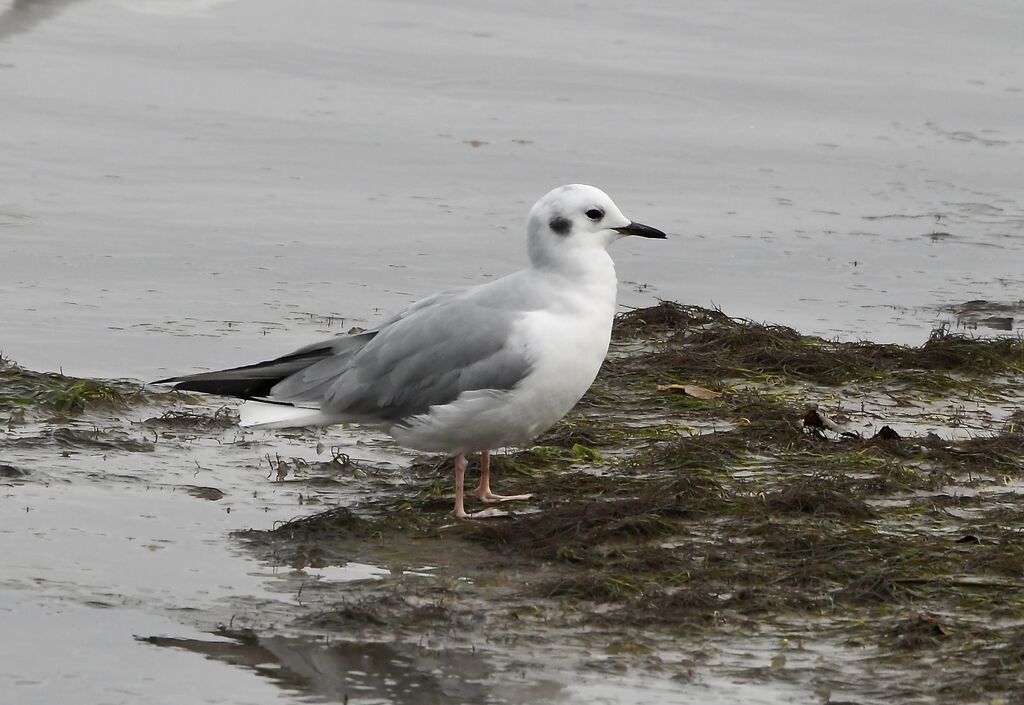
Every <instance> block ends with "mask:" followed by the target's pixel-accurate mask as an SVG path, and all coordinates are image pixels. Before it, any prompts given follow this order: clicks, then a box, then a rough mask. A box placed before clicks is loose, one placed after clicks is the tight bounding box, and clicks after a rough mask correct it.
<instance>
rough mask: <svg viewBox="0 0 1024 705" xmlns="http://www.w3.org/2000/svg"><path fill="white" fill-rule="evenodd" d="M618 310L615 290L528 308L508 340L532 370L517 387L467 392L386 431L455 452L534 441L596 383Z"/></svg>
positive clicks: (420, 445) (421, 446)
mask: <svg viewBox="0 0 1024 705" xmlns="http://www.w3.org/2000/svg"><path fill="white" fill-rule="evenodd" d="M613 315H614V290H613V291H612V297H611V300H610V301H607V300H606V301H594V300H592V299H591V300H584V301H582V302H581V305H580V306H578V307H577V306H572V307H566V308H564V309H561V310H559V311H555V312H551V311H531V312H528V313H525V314H524V316H523V319H522V320H521V322H520V324H519V325H517V327H516V328H517V330H516V335H515V336H514V337H513V339H512V341H510V342H511V343H512V344H514V345H521V346H522V347H523V348H524V349H525V350H526V352H527V354H528V355H529V357H530V358H531V360H532V361H533V369H532V371H531V372H530V374H529V375H527V376H526V377H525V378H524V379H523V380H522V381H521V382H520V383H519V384H518V385H517V386H516V387H515V388H513V389H511V390H509V391H503V392H498V391H494V390H483V391H474V392H467V393H464V394H462V395H460V396H459V397H458V398H457V399H456V400H455V401H453V402H451V403H450V404H444V405H441V406H436V407H432V408H431V409H430V410H429V411H428V412H427V413H426V414H422V415H421V416H418V417H416V418H415V419H413V420H411V422H410V423H408V424H407V425H401V426H393V427H392V428H390V429H389V432H390V433H391V435H392V437H394V439H395V440H396V441H398V442H399V443H400V444H402V445H404V446H407V447H410V448H415V449H417V450H423V451H429V452H435V453H448V454H450V455H457V454H459V453H473V452H479V451H484V450H490V449H493V448H501V447H504V446H521V445H525V444H527V443H529V442H530V441H531V440H533V439H534V438H536V437H537V436H538V435H539V434H541V433H543V432H544V431H546V430H547V429H548V428H550V427H551V426H552V425H554V424H555V422H557V421H558V420H559V419H561V418H562V417H563V416H565V415H566V414H567V413H568V412H569V411H570V410H571V409H572V408H573V406H575V405H576V402H578V401H579V400H580V398H582V397H583V395H584V394H585V393H586V391H587V390H588V389H589V388H590V385H591V384H592V383H593V382H594V378H595V377H597V373H598V370H599V369H600V368H601V363H602V362H604V358H605V356H606V355H607V353H608V342H609V340H610V338H611V327H612V317H613Z"/></svg>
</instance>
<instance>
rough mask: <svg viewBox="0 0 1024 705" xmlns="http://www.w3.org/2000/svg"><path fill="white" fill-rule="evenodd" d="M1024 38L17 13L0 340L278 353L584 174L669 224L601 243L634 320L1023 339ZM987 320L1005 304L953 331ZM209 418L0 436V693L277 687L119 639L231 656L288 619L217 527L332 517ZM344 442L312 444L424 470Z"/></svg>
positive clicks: (867, 18) (117, 367) (488, 264)
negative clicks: (103, 437)
mask: <svg viewBox="0 0 1024 705" xmlns="http://www.w3.org/2000/svg"><path fill="white" fill-rule="evenodd" d="M1022 33H1024V13H1022V11H1021V10H1020V9H1019V6H1018V4H1017V3H1013V2H1009V0H1005V1H1003V2H990V3H986V4H985V5H984V6H981V7H966V6H964V5H963V4H962V3H953V2H943V3H939V4H938V5H937V4H935V3H924V2H914V1H910V0H903V1H901V2H893V3H887V4H877V5H873V6H870V7H864V6H859V5H858V6H854V5H847V6H831V5H830V6H824V5H823V6H815V7H813V8H812V7H810V6H808V5H807V4H806V3H797V2H776V3H771V5H770V6H767V5H764V4H761V3H744V2H726V3H701V4H699V5H694V4H693V3H687V4H686V5H685V6H684V5H680V4H679V3H672V2H668V1H667V0H666V1H664V2H657V3H648V4H647V5H645V6H644V8H643V9H630V8H627V7H623V6H614V7H611V6H608V5H603V4H590V5H585V4H575V5H565V6H557V7H551V6H550V5H549V4H548V3H541V2H529V3H525V4H524V3H519V4H516V5H515V6H510V5H507V4H502V3H496V2H491V3H479V2H468V1H467V0H461V1H457V2H446V3H444V4H443V6H437V5H436V4H435V5H422V4H416V3H408V2H379V3H372V4H371V3H366V4H347V3H346V4H338V3H333V2H330V1H329V0H318V1H316V2H307V3H303V4H302V5H301V6H296V5H294V4H290V3H282V2H274V1H272V0H251V1H250V2H245V3H240V2H231V1H217V0H191V1H189V2H171V1H169V0H35V1H32V0H13V1H10V0H8V2H6V3H4V2H0V96H2V99H0V127H2V129H0V148H2V154H3V159H2V160H0V301H2V304H3V311H4V317H3V331H2V333H3V337H2V340H0V350H2V352H3V353H4V354H5V355H7V356H9V357H11V358H12V359H14V360H17V361H18V362H19V363H21V364H23V365H25V366H26V367H29V368H34V369H44V370H56V369H58V368H63V369H64V371H66V372H68V373H71V374H82V375H96V376H101V377H131V378H138V379H154V378H156V377H160V376H164V375H166V374H169V373H173V374H178V373H184V372H188V371H191V370H194V369H203V368H212V367H218V366H226V365H230V364H236V363H239V362H247V361H250V360H253V359H262V358H265V357H268V356H272V355H276V354H280V353H283V352H287V351H289V350H291V349H293V348H294V347H296V346H298V345H300V344H303V343H305V342H308V341H310V340H314V339H316V338H317V337H320V336H322V335H325V334H332V333H335V332H338V331H342V330H346V329H348V328H349V327H350V326H353V325H361V326H366V325H370V324H372V323H373V322H374V321H377V320H380V318H381V317H382V316H384V315H386V314H387V313H389V312H391V311H393V310H394V309H396V308H398V307H401V306H402V305H404V304H405V303H407V302H409V301H411V300H414V299H416V298H418V297H420V296H422V295H425V294H427V293H430V292H432V291H435V290H437V289H438V288H441V287H445V286H450V285H461V284H469V283H473V282H478V281H481V280H483V279H485V278H487V277H491V276H499V275H501V274H504V273H506V272H508V271H511V270H512V269H514V268H516V267H518V266H521V264H522V263H523V262H525V254H524V248H523V238H522V223H523V220H524V218H525V213H526V211H527V209H528V208H529V206H530V204H532V202H533V201H534V200H535V199H536V198H537V197H539V196H540V195H541V194H542V193H544V192H545V191H546V190H547V189H549V188H551V187H553V186H556V185H558V184H561V183H566V182H573V181H581V182H589V183H593V184H595V185H598V186H600V187H602V188H604V189H605V190H606V191H608V192H609V193H610V194H611V195H612V196H613V197H614V198H615V199H616V201H617V202H618V204H619V205H620V206H621V207H622V209H623V210H624V212H625V213H626V214H627V215H629V216H631V217H634V218H636V219H637V220H638V221H641V222H645V223H649V224H651V225H654V226H657V227H660V228H662V229H664V230H666V231H669V232H670V233H672V234H673V237H672V238H671V239H670V240H668V241H666V242H653V241H625V242H621V243H618V244H617V245H616V248H615V251H614V253H613V254H614V255H615V257H616V259H617V262H618V267H619V272H620V277H621V279H622V281H623V283H622V286H621V295H620V301H621V303H623V304H624V305H641V304H646V303H649V302H651V301H652V300H653V298H654V297H662V298H666V299H674V300H679V301H682V302H686V303H694V304H703V305H707V304H712V303H713V304H716V305H718V306H721V307H722V308H723V309H724V310H726V311H727V312H729V313H730V314H733V315H738V316H745V317H749V318H753V319H757V320H770V321H773V322H779V323H783V324H787V325H792V326H794V327H796V328H798V329H799V330H801V331H802V332H806V333H819V334H822V335H826V336H838V337H841V338H868V339H873V340H885V341H900V342H911V343H917V342H920V341H922V340H923V339H925V338H926V337H927V335H928V333H929V331H930V330H931V329H932V328H933V327H934V326H936V325H940V324H943V323H947V324H950V325H953V326H956V325H958V322H959V323H960V324H961V325H966V326H978V327H977V331H978V332H979V333H994V334H1005V332H1006V330H1007V329H1009V330H1010V331H1011V332H1016V331H1019V330H1020V322H1019V321H1020V320H1022V319H1024V311H1022V304H1021V302H1022V301H1024V274H1022V273H1021V265H1020V263H1021V261H1024V260H1022V257H1024V202H1022V200H1021V199H1022V196H1021V189H1020V184H1021V183H1024V159H1022V156H1024V155H1022V150H1024V123H1022V122H1021V120H1020V116H1021V115H1022V114H1024V43H1022V42H1021V40H1020V37H1021V36H1022ZM976 300H984V301H986V302H989V305H988V308H990V309H991V310H992V311H994V313H990V314H985V315H981V316H973V317H972V315H968V316H964V309H963V304H965V302H969V301H976ZM978 308H979V307H978V306H974V307H968V309H969V310H968V313H971V312H972V311H975V310H977V309H978ZM981 308H982V309H985V307H981ZM986 310H987V309H986ZM992 318H996V319H999V321H998V322H997V324H996V325H993V324H992V322H991V321H989V322H986V321H988V320H989V319H992ZM1006 319H1010V320H1009V322H1007V320H1006ZM159 411H160V410H153V411H152V413H153V414H154V415H156V414H158V413H159ZM136 420H138V419H136ZM94 421H95V422H97V423H103V421H102V420H94ZM110 423H113V422H110ZM125 433H126V434H128V435H129V436H130V437H132V438H133V439H135V440H137V441H139V442H145V441H146V439H147V438H148V437H149V434H148V432H147V431H145V430H144V429H142V428H137V429H136V428H133V427H130V426H129V427H127V428H126V430H125ZM225 433H226V436H225V439H224V442H223V444H217V443H215V442H211V441H209V440H208V439H207V440H196V441H193V440H190V439H187V438H182V439H180V440H179V441H175V442H169V443H168V442H159V443H156V444H155V448H154V450H153V452H152V453H141V452H132V453H125V452H122V451H119V450H117V449H109V448H108V449H104V448H81V447H67V443H65V445H64V447H65V452H66V453H67V455H66V456H63V455H60V454H57V453H54V452H53V448H54V447H56V446H59V445H60V444H56V446H55V445H54V444H50V445H44V446H39V447H33V446H32V445H31V444H30V445H27V446H22V445H18V444H17V441H18V437H17V436H16V435H15V434H14V432H12V431H8V432H7V433H6V435H5V436H4V443H3V446H2V447H0V452H2V454H3V455H2V457H0V460H2V461H4V462H8V463H12V464H14V465H16V466H18V467H23V468H24V469H27V470H29V471H30V472H31V473H32V474H31V475H30V476H29V480H27V481H19V482H13V481H12V482H6V484H4V485H3V487H2V490H3V492H2V495H0V554H2V555H3V556H4V561H3V562H4V570H3V574H2V576H0V633H3V634H5V635H10V634H17V635H19V636H18V638H17V640H16V641H12V640H11V639H10V638H9V637H5V638H4V639H3V640H2V642H0V650H2V654H0V655H2V658H0V663H2V664H3V666H0V687H2V688H3V689H4V690H5V691H9V690H10V689H12V688H13V689H14V692H17V693H18V701H19V702H53V701H56V700H61V699H66V698H67V697H68V696H69V695H70V694H75V695H77V696H79V697H78V700H79V701H81V702H137V701H138V700H139V699H140V698H145V699H147V700H151V701H156V702H172V701H173V702H181V701H182V700H188V701H190V702H191V701H196V702H200V701H205V702H217V701H220V702H224V701H231V702H274V701H276V700H280V699H283V700H288V699H291V698H293V697H295V695H294V692H293V691H290V690H288V689H287V687H286V688H284V689H282V688H279V687H278V685H275V684H274V681H273V679H263V678H256V677H254V676H253V675H252V673H251V672H250V671H247V670H242V669H238V668H236V667H234V666H226V665H223V663H224V662H223V661H216V660H205V659H203V658H200V657H198V656H196V655H194V654H191V653H187V652H186V651H184V650H181V649H173V648H158V646H156V645H153V644H150V643H142V642H137V641H136V640H135V639H134V637H135V636H163V637H167V638H177V639H195V640H204V639H205V640H210V639H214V637H211V631H212V630H213V629H214V627H215V626H216V625H217V624H218V623H221V622H224V621H229V620H230V618H231V616H232V614H233V610H235V609H236V608H237V606H238V605H239V604H246V603H247V602H248V603H251V604H260V603H261V601H267V602H268V603H270V604H274V603H277V602H279V601H281V600H283V599H284V598H282V596H281V593H280V591H279V589H278V587H275V586H276V585H277V581H278V580H280V576H276V575H274V574H273V571H271V570H270V569H268V568H266V567H265V566H263V565H262V564H260V563H257V562H255V561H254V560H253V559H252V558H251V557H249V556H248V555H242V554H239V553H237V552H236V549H234V548H232V546H233V545H234V544H233V543H232V542H231V541H230V540H229V539H228V537H227V535H228V533H229V532H230V531H232V530H235V529H239V528H247V527H249V526H257V527H263V528H266V527H269V526H270V525H272V524H273V522H274V521H276V520H283V519H287V518H290V517H291V516H293V515H295V514H299V513H303V512H308V511H312V508H314V507H315V505H313V506H311V505H308V504H305V503H304V502H305V501H306V498H304V496H303V495H308V494H309V493H308V492H305V491H304V490H302V489H300V488H294V487H289V486H287V485H284V486H279V485H276V484H274V483H272V482H271V479H272V478H268V475H269V474H270V469H269V468H270V466H269V463H268V461H266V460H264V455H265V454H269V455H271V456H272V455H273V454H275V453H278V452H280V453H281V454H282V455H283V456H285V457H290V456H291V455H296V456H300V457H304V458H306V459H308V460H312V459H314V458H315V457H319V458H320V459H323V458H324V454H323V453H320V454H319V455H317V454H316V453H315V452H314V451H313V450H312V445H313V444H315V439H311V438H309V437H297V438H292V439H288V438H284V439H282V438H278V437H275V436H269V435H268V436H266V437H260V438H259V439H258V443H257V445H254V446H245V445H242V446H239V445H237V444H235V443H234V442H233V441H234V440H235V436H234V435H233V434H234V432H225ZM353 433H356V432H350V433H346V432H341V431H338V432H333V435H332V436H331V438H332V440H331V443H342V444H348V445H346V446H345V448H346V449H347V451H348V452H351V453H352V454H353V456H354V457H359V458H365V459H368V460H372V461H374V462H377V461H384V460H388V461H391V462H394V463H402V462H408V458H407V457H406V456H404V455H401V454H395V453H393V451H391V450H390V449H389V448H388V447H387V446H379V445H377V439H376V438H375V437H374V436H373V435H372V434H367V435H365V436H360V435H358V434H356V435H353ZM44 448H45V450H44ZM188 486H215V487H217V488H218V489H220V490H222V491H224V492H225V493H226V497H225V498H224V499H222V500H218V501H210V500H206V499H202V498H201V497H197V496H194V495H192V494H189V492H188V491H187V487H188ZM355 491H359V490H358V488H353V487H347V486H344V487H340V488H337V489H336V490H329V491H324V490H322V488H321V489H319V490H318V492H317V493H318V494H324V495H325V496H324V497H323V499H321V501H329V502H334V501H338V502H342V501H345V499H346V496H350V495H346V493H349V492H355ZM228 509H230V511H228ZM375 569H376V567H374V566H369V567H363V568H360V570H362V571H363V572H362V573H359V575H360V576H361V577H362V578H366V577H372V576H373V575H374V574H375V573H374V572H373V571H374V570H375ZM367 571H368V574H367ZM329 579H341V577H340V576H334V577H333V578H329ZM289 599H290V598H289ZM267 611H268V613H272V610H270V609H269V608H268V610H267ZM493 656H494V654H493V653H492V654H491V657H493ZM758 659H759V660H758ZM770 659H771V653H770V649H769V652H768V653H767V655H765V654H764V653H761V654H760V655H759V656H757V657H756V659H755V660H757V662H758V663H759V664H760V663H768V662H769V661H770ZM228 662H229V663H230V660H229V661H228ZM54 663H60V664H62V666H61V668H60V669H59V670H55V669H54V667H53V664H54ZM114 670H116V671H117V672H118V674H119V677H118V678H117V679H111V678H110V672H111V671H114ZM498 670H501V669H498ZM503 672H504V673H505V674H506V676H507V675H508V674H510V673H514V672H515V669H514V668H511V667H508V668H505V670H504V671H503ZM182 674H187V676H183V675H182ZM540 680H541V681H543V682H544V683H549V682H550V683H554V684H555V685H554V686H552V687H553V688H554V690H553V692H554V693H556V694H557V699H558V701H559V702H592V701H594V698H595V697H596V696H595V693H602V694H604V695H602V697H605V698H606V699H607V701H608V702H616V701H629V702H645V701H656V702H669V701H671V694H673V693H675V694H677V695H678V697H679V698H680V699H682V701H685V700H686V699H687V698H691V697H698V695H695V694H694V693H698V694H699V697H701V698H705V699H706V700H705V701H707V702H713V701H714V700H715V699H716V698H717V699H719V700H722V701H729V700H732V699H735V698H736V697H742V698H744V699H745V700H746V701H748V702H752V701H753V700H750V699H749V698H752V697H754V695H755V694H754V693H751V692H750V690H751V687H752V686H749V685H743V684H742V683H739V684H730V679H728V678H718V679H712V680H711V681H710V682H709V683H705V684H702V685H700V687H699V688H698V689H697V690H685V689H683V688H682V686H680V685H679V684H678V682H676V681H671V680H670V679H669V682H668V684H666V683H663V682H660V681H657V680H656V679H651V680H648V681H647V685H646V686H645V687H647V688H648V690H640V689H639V687H640V685H641V684H640V683H639V682H637V681H635V680H630V679H629V678H624V677H622V676H619V675H609V676H608V677H606V678H601V677H598V676H596V675H594V674H593V673H591V674H590V675H588V676H587V677H586V678H584V679H581V680H579V681H577V682H573V680H572V678H571V669H570V670H569V671H565V670H559V669H557V668H553V669H552V672H551V673H542V675H541V677H540ZM535 685H537V684H535ZM537 687H540V686H539V685H538V686H537ZM332 692H335V694H336V691H332ZM524 692H527V691H524ZM529 692H538V691H529ZM478 695H479V697H480V698H485V697H490V696H487V695H486V694H479V693H478ZM761 695H763V697H765V698H766V700H767V701H778V700H780V699H782V700H785V699H787V698H788V699H791V700H792V701H793V702H817V701H818V700H820V698H819V697H818V696H816V695H814V694H813V693H812V692H811V690H810V689H809V688H807V687H804V686H802V685H800V684H797V685H794V690H793V692H792V693H790V692H788V691H787V692H785V693H782V692H774V691H761V692H760V695H759V696H761ZM374 697H376V698H378V700H380V701H384V700H385V699H386V698H385V696H384V695H381V694H377V695H375V696H374ZM371 701H376V700H372V699H369V700H366V702H371Z"/></svg>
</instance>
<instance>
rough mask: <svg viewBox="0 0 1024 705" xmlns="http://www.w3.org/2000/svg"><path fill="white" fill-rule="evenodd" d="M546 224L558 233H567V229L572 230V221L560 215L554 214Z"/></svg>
mask: <svg viewBox="0 0 1024 705" xmlns="http://www.w3.org/2000/svg"><path fill="white" fill-rule="evenodd" d="M548 225H550V226H551V229H552V230H554V231H555V232H556V233H558V234H559V235H568V234H569V231H570V230H572V223H571V222H569V221H568V220H566V219H565V218H563V217H562V216H560V215H556V216H555V217H554V218H552V219H551V222H550V223H548Z"/></svg>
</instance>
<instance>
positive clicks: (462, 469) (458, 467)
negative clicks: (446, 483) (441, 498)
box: [455, 454, 469, 519]
mask: <svg viewBox="0 0 1024 705" xmlns="http://www.w3.org/2000/svg"><path fill="white" fill-rule="evenodd" d="M466 465H468V463H467V462H466V456H465V455H462V454H460V455H458V456H456V458H455V518H456V519H465V518H466V517H468V516H469V515H468V514H466V507H465V505H464V504H463V502H462V495H463V491H462V484H463V483H464V482H465V481H466Z"/></svg>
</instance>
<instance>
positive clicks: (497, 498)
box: [473, 487, 533, 504]
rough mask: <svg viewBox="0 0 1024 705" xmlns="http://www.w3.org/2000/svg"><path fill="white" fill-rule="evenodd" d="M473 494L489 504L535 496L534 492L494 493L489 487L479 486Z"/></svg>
mask: <svg viewBox="0 0 1024 705" xmlns="http://www.w3.org/2000/svg"><path fill="white" fill-rule="evenodd" d="M473 494H475V495H476V496H477V499H479V500H480V501H481V502H487V503H488V504H490V503H492V502H515V501H518V500H521V499H530V497H532V496H533V495H532V494H494V493H493V492H491V490H490V488H487V487H477V488H476V489H475V490H473Z"/></svg>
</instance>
